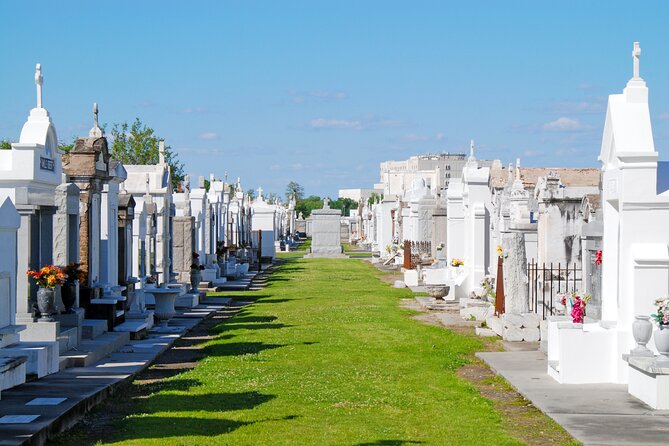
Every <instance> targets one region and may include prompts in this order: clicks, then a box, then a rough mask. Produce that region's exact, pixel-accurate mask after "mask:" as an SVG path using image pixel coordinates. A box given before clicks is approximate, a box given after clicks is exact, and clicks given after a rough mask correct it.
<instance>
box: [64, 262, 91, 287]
mask: <svg viewBox="0 0 669 446" xmlns="http://www.w3.org/2000/svg"><path fill="white" fill-rule="evenodd" d="M62 270H63V273H64V274H65V276H66V279H67V281H68V282H73V283H74V282H77V281H78V282H79V283H80V284H81V285H85V284H86V273H85V272H84V271H83V270H82V269H81V263H77V262H70V264H69V265H67V266H64V267H63V268H62Z"/></svg>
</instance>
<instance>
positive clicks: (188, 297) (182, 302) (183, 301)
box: [174, 293, 200, 308]
mask: <svg viewBox="0 0 669 446" xmlns="http://www.w3.org/2000/svg"><path fill="white" fill-rule="evenodd" d="M199 303H200V294H199V293H197V294H196V293H187V294H182V295H181V296H178V297H177V298H176V299H175V301H174V308H193V307H196V306H198V304H199Z"/></svg>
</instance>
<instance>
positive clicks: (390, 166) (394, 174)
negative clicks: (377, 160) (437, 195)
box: [374, 153, 494, 196]
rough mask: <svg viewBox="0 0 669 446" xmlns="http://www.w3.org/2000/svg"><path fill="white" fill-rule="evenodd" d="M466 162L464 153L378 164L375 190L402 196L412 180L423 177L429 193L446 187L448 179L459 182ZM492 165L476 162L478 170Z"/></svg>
mask: <svg viewBox="0 0 669 446" xmlns="http://www.w3.org/2000/svg"><path fill="white" fill-rule="evenodd" d="M466 162H467V155H466V154H464V153H441V154H435V155H431V154H427V155H417V156H412V157H410V158H409V159H408V160H404V161H385V162H382V163H381V181H380V182H379V183H378V184H375V185H374V187H375V189H380V190H381V191H383V193H384V195H391V194H393V195H400V196H401V195H403V194H404V192H405V191H406V190H408V189H410V188H411V184H412V183H413V180H414V179H415V178H417V177H422V178H423V179H424V180H425V184H426V186H427V187H428V188H430V190H432V191H433V193H434V191H435V190H436V189H440V188H444V187H446V186H448V183H449V181H450V180H451V178H461V177H462V168H463V167H464V165H465V163H466ZM493 163H494V161H489V160H479V161H478V164H479V166H480V167H490V166H492V165H493Z"/></svg>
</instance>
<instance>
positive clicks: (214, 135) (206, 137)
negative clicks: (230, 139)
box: [199, 132, 218, 141]
mask: <svg viewBox="0 0 669 446" xmlns="http://www.w3.org/2000/svg"><path fill="white" fill-rule="evenodd" d="M199 138H200V139H203V140H205V141H214V140H216V139H218V134H217V133H214V132H204V133H200V136H199Z"/></svg>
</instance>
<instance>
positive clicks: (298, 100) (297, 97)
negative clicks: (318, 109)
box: [289, 90, 348, 104]
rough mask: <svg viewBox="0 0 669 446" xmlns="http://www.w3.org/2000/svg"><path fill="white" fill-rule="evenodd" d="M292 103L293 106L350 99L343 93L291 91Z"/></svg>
mask: <svg viewBox="0 0 669 446" xmlns="http://www.w3.org/2000/svg"><path fill="white" fill-rule="evenodd" d="M289 95H290V101H291V102H292V103H293V104H304V103H308V102H333V101H342V100H344V99H346V98H347V97H348V95H347V94H346V93H344V92H343V91H328V90H315V91H291V92H289Z"/></svg>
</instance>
